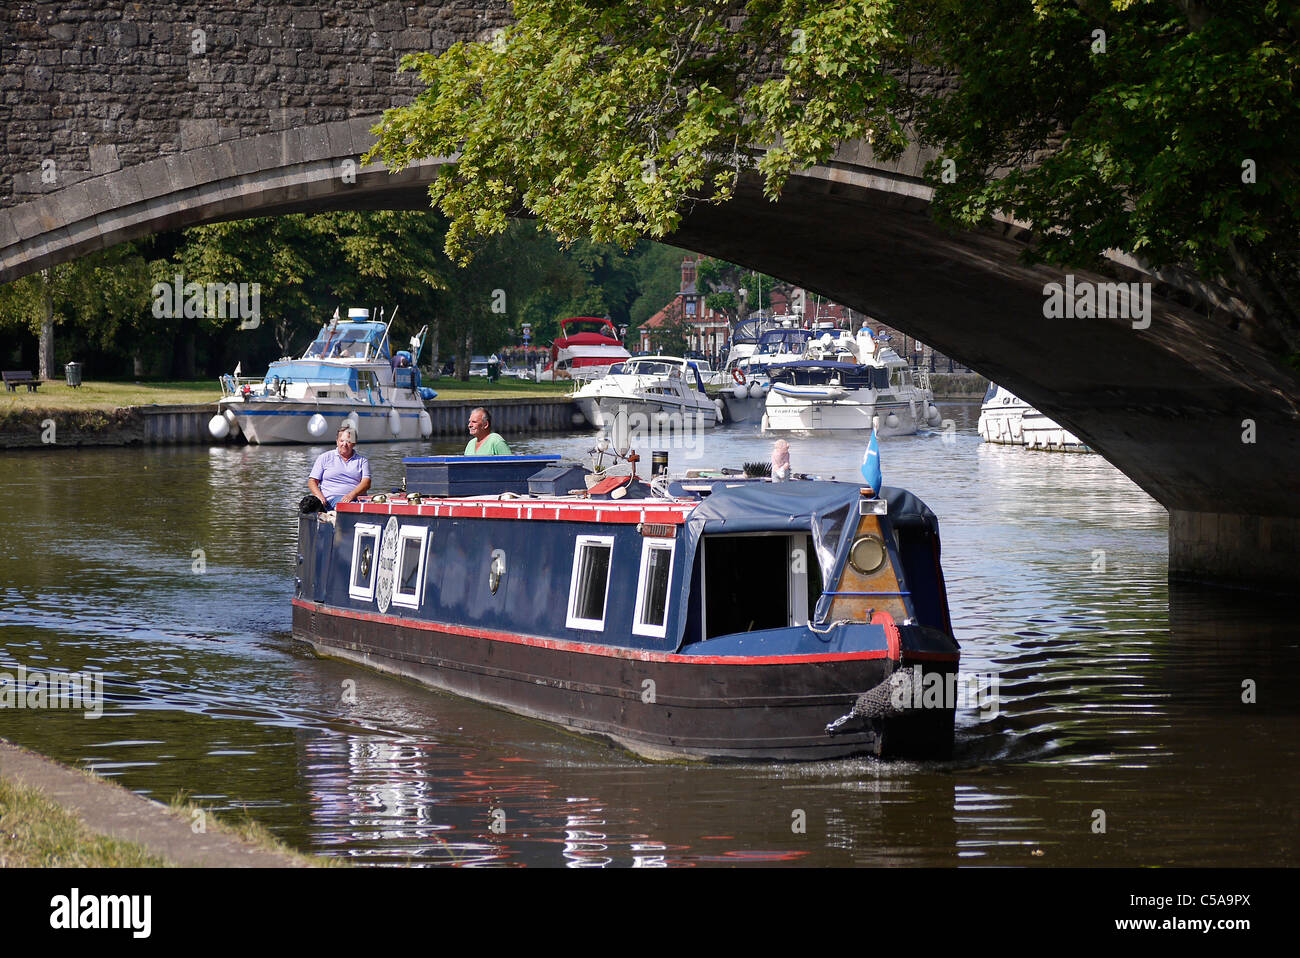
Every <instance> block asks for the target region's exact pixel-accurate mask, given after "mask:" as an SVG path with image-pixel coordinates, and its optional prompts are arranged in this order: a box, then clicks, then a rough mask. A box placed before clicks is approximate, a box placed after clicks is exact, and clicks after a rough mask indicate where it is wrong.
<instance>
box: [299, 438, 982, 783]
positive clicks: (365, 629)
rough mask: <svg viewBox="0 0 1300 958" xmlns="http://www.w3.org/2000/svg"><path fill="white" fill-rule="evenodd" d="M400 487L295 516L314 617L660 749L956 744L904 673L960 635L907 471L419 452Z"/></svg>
mask: <svg viewBox="0 0 1300 958" xmlns="http://www.w3.org/2000/svg"><path fill="white" fill-rule="evenodd" d="M405 487H406V489H407V490H408V491H407V493H406V494H405V495H402V496H393V497H392V498H391V499H387V500H386V501H380V500H381V499H382V497H376V498H374V499H369V500H362V501H359V502H356V503H346V504H341V505H340V506H339V507H338V509H337V510H336V511H335V512H333V513H328V514H324V515H322V514H313V515H306V516H302V517H301V518H300V524H299V544H298V566H297V569H298V571H297V579H296V589H295V597H294V599H293V635H294V638H295V639H296V640H298V641H300V642H303V643H306V644H308V645H310V646H311V647H312V648H313V649H315V650H316V651H317V652H318V653H319V654H321V655H325V656H330V657H335V658H340V659H345V660H348V661H351V662H355V663H358V664H361V665H365V666H367V667H370V668H375V669H378V670H381V671H385V672H389V673H393V674H395V675H400V676H404V677H407V678H410V679H414V680H416V681H419V682H422V683H424V684H426V685H429V686H431V687H434V688H437V689H442V690H445V691H448V692H454V693H456V694H459V695H463V696H466V697H469V698H472V699H476V700H478V701H481V702H486V703H490V704H492V705H496V706H499V707H502V708H506V709H509V710H510V711H513V712H517V713H519V714H522V715H527V716H531V717H535V718H539V719H543V720H546V721H548V722H552V723H555V724H557V725H560V726H562V727H564V728H567V729H571V730H574V731H577V732H581V733H585V734H589V735H594V736H598V737H602V738H605V739H608V740H611V741H613V742H615V743H618V744H620V745H622V746H624V747H626V748H628V749H630V750H632V751H634V752H636V753H637V754H639V755H642V756H645V757H647V758H651V759H683V758H685V759H754V760H767V759H788V760H818V759H823V758H835V757H844V756H850V755H859V754H870V755H880V756H886V757H892V756H916V757H942V756H945V755H947V754H948V752H949V751H950V749H951V746H952V737H953V715H954V713H953V708H954V704H953V702H952V700H951V698H947V699H942V700H938V701H934V700H931V699H930V698H929V697H928V696H927V697H926V698H925V699H924V700H922V699H920V698H919V697H917V696H910V697H909V696H906V695H902V696H899V695H894V694H892V691H893V690H895V689H896V688H897V682H898V680H899V679H905V678H906V677H907V676H911V675H913V674H915V675H916V681H920V680H921V679H922V677H924V678H925V679H927V680H928V679H935V680H936V682H937V684H940V685H942V684H944V680H945V679H948V680H949V681H948V682H947V684H948V685H949V686H951V684H952V682H951V679H950V677H955V672H956V669H957V664H958V656H959V652H958V647H957V643H956V642H955V640H954V639H953V637H952V628H951V623H950V620H949V615H948V607H947V597H946V594H945V590H944V584H943V574H942V570H941V568H940V564H939V535H938V523H937V520H936V519H935V517H934V515H933V513H931V512H930V510H929V509H928V508H926V506H925V505H924V503H922V502H920V500H918V499H916V498H915V497H914V496H912V495H911V494H909V493H907V492H905V491H903V490H900V489H888V488H886V489H884V490H883V491H882V492H881V494H880V495H879V496H878V497H877V496H875V495H874V494H871V493H870V490H867V489H864V488H862V487H860V486H859V485H857V484H851V483H842V482H825V481H790V482H772V481H768V480H763V479H745V478H743V477H741V476H739V475H730V476H728V475H713V476H697V477H694V478H688V479H678V480H668V479H667V478H666V477H660V478H657V479H656V480H655V481H654V482H653V483H651V484H650V485H647V484H646V483H644V482H641V481H640V480H636V479H634V478H632V477H631V476H620V477H610V478H604V479H600V478H599V477H597V476H593V475H591V474H590V473H589V471H588V470H587V469H586V468H585V467H583V466H580V465H576V464H566V463H561V462H559V461H558V457H487V458H478V457H429V458H423V459H408V460H407V461H406V481H405ZM419 489H422V490H424V493H423V494H419V493H416V490H419ZM487 489H493V490H495V492H494V493H488V492H486V490H487ZM927 684H928V683H927ZM864 693H870V694H864Z"/></svg>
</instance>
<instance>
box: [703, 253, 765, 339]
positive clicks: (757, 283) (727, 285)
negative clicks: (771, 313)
mask: <svg viewBox="0 0 1300 958" xmlns="http://www.w3.org/2000/svg"><path fill="white" fill-rule="evenodd" d="M695 275H696V279H697V286H698V287H699V289H700V291H701V292H703V293H705V297H704V305H705V306H706V307H707V308H709V309H716V310H718V311H719V312H722V313H725V314H726V315H727V320H728V322H729V323H730V324H731V325H732V326H734V325H735V324H736V323H737V322H739V321H740V320H742V319H745V318H747V317H748V316H749V314H750V313H752V312H753V311H754V310H757V309H762V308H765V307H770V306H771V303H772V290H773V289H775V288H777V287H778V286H783V285H785V284H783V283H781V281H780V280H778V279H776V278H775V277H773V276H768V275H767V274H766V273H756V272H754V271H753V270H750V269H746V268H745V267H743V266H737V265H736V264H735V263H728V262H725V261H724V260H720V259H708V258H704V259H701V260H700V261H699V265H698V266H697V267H696V271H695ZM742 290H743V291H744V293H745V295H744V297H743V298H742V297H741V295H740V292H741V291H742ZM742 303H743V305H744V313H745V315H744V316H742V315H741V305H742Z"/></svg>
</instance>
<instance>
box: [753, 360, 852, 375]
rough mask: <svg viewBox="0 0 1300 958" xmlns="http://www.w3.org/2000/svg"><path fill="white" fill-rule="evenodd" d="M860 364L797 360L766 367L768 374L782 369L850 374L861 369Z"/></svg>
mask: <svg viewBox="0 0 1300 958" xmlns="http://www.w3.org/2000/svg"><path fill="white" fill-rule="evenodd" d="M861 368H862V365H861V364H860V363H842V362H839V361H838V360H834V359H797V360H795V361H794V362H789V363H774V364H773V365H771V366H768V367H767V369H768V372H779V371H780V370H782V369H829V370H832V371H834V372H844V373H851V372H854V371H855V370H858V369H861Z"/></svg>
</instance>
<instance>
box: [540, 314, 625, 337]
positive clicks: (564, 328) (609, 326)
mask: <svg viewBox="0 0 1300 958" xmlns="http://www.w3.org/2000/svg"><path fill="white" fill-rule="evenodd" d="M579 323H596V324H598V325H599V326H601V327H602V328H601V329H599V330H586V331H581V332H573V333H571V332H569V327H570V326H575V325H577V324H579ZM606 330H608V332H606ZM582 337H587V338H586V339H584V338H582ZM609 339H612V340H614V342H618V341H619V339H618V329H617V327H615V326H614V323H613V322H612V321H611V320H608V319H605V318H604V317H603V316H570V317H569V318H568V319H562V320H560V335H559V336H557V337H556V340H555V341H556V342H557V343H558V342H568V343H583V342H586V343H596V342H603V341H605V340H609Z"/></svg>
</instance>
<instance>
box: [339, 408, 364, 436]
mask: <svg viewBox="0 0 1300 958" xmlns="http://www.w3.org/2000/svg"><path fill="white" fill-rule="evenodd" d="M343 422H344V424H345V425H348V426H351V427H352V431H353V432H355V433H356V434H357V442H360V441H361V417H360V416H358V415H357V414H356V413H355V412H350V413H348V418H347V419H344V420H343Z"/></svg>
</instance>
